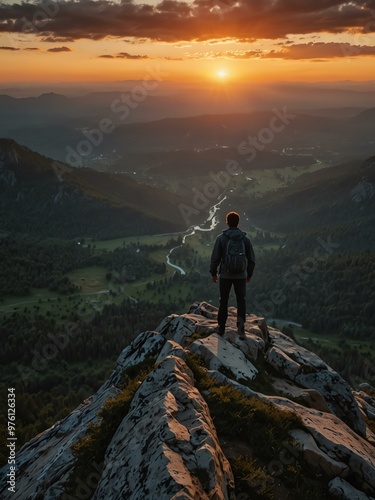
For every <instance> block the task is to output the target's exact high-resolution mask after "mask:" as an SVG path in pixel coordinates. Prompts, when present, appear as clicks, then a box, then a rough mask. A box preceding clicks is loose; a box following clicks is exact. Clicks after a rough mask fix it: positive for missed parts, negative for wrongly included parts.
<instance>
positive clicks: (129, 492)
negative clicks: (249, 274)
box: [0, 302, 375, 500]
mask: <svg viewBox="0 0 375 500" xmlns="http://www.w3.org/2000/svg"><path fill="white" fill-rule="evenodd" d="M229 313H230V314H229V318H228V323H227V330H226V333H225V335H224V336H223V337H220V336H219V335H218V334H217V333H216V332H215V324H216V315H217V309H216V308H215V307H213V306H212V305H210V304H208V303H205V302H202V303H195V304H193V305H192V306H191V308H190V310H189V312H188V313H187V314H183V315H175V314H172V315H170V316H168V317H166V318H165V319H164V320H163V321H162V322H161V324H160V325H159V326H158V327H157V328H156V329H155V331H146V332H142V333H140V334H139V335H138V336H137V337H136V339H135V340H134V341H133V342H132V343H131V344H130V345H129V346H128V347H126V348H125V349H124V350H123V351H122V353H121V354H120V356H119V358H118V360H117V364H116V366H115V368H114V371H113V373H112V374H111V376H110V377H109V378H108V380H107V381H106V382H105V383H104V384H103V385H102V387H101V388H100V389H99V390H98V391H97V393H96V394H95V395H93V396H92V397H91V398H89V399H87V400H86V401H84V402H83V403H82V404H81V405H80V406H79V407H78V408H77V409H76V410H74V411H73V412H72V413H71V414H70V415H69V416H67V417H66V418H65V419H63V420H62V421H59V422H56V424H55V425H54V426H53V427H51V428H50V429H48V430H46V431H45V432H43V433H42V434H40V435H39V436H36V437H35V438H34V439H33V440H31V441H30V442H29V443H27V444H25V445H24V446H23V448H22V449H21V450H20V451H19V452H18V454H17V482H16V484H17V491H16V493H14V494H13V493H12V494H10V495H9V498H10V496H11V497H12V498H13V499H21V500H23V499H39V498H44V499H64V500H68V499H78V498H93V499H96V500H99V499H103V500H104V499H106V500H111V499H113V500H115V499H120V498H126V499H127V500H147V499H156V498H159V499H163V500H164V499H194V500H195V499H215V500H219V499H235V498H240V499H241V500H245V499H246V498H266V499H268V498H269V499H271V498H308V499H309V500H310V499H313V498H316V499H318V498H319V499H320V498H342V499H368V498H373V497H375V448H374V443H375V436H374V434H373V433H372V431H371V430H370V428H369V425H368V424H369V423H370V425H371V421H374V420H375V401H374V399H373V398H372V397H371V395H369V393H371V391H373V388H372V387H371V386H366V387H365V386H363V391H360V392H355V391H354V390H353V389H352V388H351V387H350V386H349V385H348V384H347V383H346V381H345V380H344V379H343V378H342V377H341V376H340V375H339V374H338V373H336V372H335V371H334V370H332V369H331V368H330V367H329V366H328V365H327V364H326V363H324V361H323V360H322V359H320V358H319V357H318V356H317V355H315V354H313V353H312V352H310V351H308V350H307V349H305V348H303V347H301V346H299V345H298V344H296V343H295V342H294V341H293V340H292V339H290V338H289V337H287V336H286V335H284V334H283V333H281V332H280V331H278V330H276V329H274V328H271V327H270V326H268V325H267V323H266V321H265V320H264V319H263V318H260V317H256V316H254V315H249V316H248V320H247V323H246V339H245V340H240V339H239V338H238V336H237V334H236V329H235V324H236V310H235V309H234V308H231V309H230V311H229ZM365 389H366V390H368V392H369V393H366V392H364V391H365ZM4 471H5V468H4V469H3V470H2V471H1V472H2V474H1V479H0V481H1V482H0V495H1V497H2V498H8V491H7V484H6V473H5V472H4ZM298 495H299V496H298Z"/></svg>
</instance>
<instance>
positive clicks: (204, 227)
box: [167, 196, 227, 275]
mask: <svg viewBox="0 0 375 500" xmlns="http://www.w3.org/2000/svg"><path fill="white" fill-rule="evenodd" d="M226 199H227V197H226V196H224V197H223V198H222V199H221V200H220V201H218V202H217V203H216V204H215V205H213V206H212V207H211V208H210V211H209V215H208V217H207V219H206V220H205V221H204V222H203V224H201V225H199V226H191V227H189V229H187V231H186V232H185V233H182V234H184V236H183V238H182V243H181V245H178V246H176V247H173V248H171V249H170V250H169V253H168V255H167V264H168V266H170V267H173V268H174V269H177V271H179V272H180V274H182V275H184V274H186V271H185V269H183V268H182V267H180V266H177V265H176V264H172V262H171V255H172V253H173V251H174V250H176V248H180V247H182V246H183V245H184V244H185V243H186V238H188V237H189V236H193V234H196V233H197V232H198V231H203V232H209V231H212V230H213V229H215V227H216V226H217V225H218V224H219V219H218V217H216V212H217V211H218V210H220V205H221V204H222V203H223V201H225V200H226Z"/></svg>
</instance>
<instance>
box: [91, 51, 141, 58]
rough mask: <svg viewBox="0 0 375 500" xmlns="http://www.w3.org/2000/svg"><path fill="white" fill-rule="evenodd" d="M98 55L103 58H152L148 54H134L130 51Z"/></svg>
mask: <svg viewBox="0 0 375 500" xmlns="http://www.w3.org/2000/svg"><path fill="white" fill-rule="evenodd" d="M98 57H99V58H101V59H150V57H149V56H146V55H143V56H141V55H133V54H129V53H128V52H119V53H118V54H102V55H100V56H98Z"/></svg>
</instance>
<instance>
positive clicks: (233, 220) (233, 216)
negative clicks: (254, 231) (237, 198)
mask: <svg viewBox="0 0 375 500" xmlns="http://www.w3.org/2000/svg"><path fill="white" fill-rule="evenodd" d="M226 221H227V224H228V226H229V227H237V226H238V223H239V222H240V216H239V215H238V213H237V212H229V213H227V217H226Z"/></svg>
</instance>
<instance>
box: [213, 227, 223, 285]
mask: <svg viewBox="0 0 375 500" xmlns="http://www.w3.org/2000/svg"><path fill="white" fill-rule="evenodd" d="M221 257H222V250H221V244H220V236H218V237H217V238H216V241H215V245H214V248H213V250H212V254H211V264H210V274H211V276H212V278H215V277H217V268H218V266H219V264H220V262H221ZM213 281H214V282H216V281H217V279H216V281H215V280H214V279H213Z"/></svg>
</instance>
